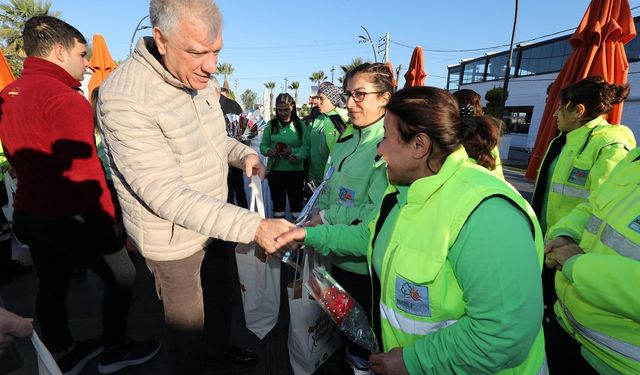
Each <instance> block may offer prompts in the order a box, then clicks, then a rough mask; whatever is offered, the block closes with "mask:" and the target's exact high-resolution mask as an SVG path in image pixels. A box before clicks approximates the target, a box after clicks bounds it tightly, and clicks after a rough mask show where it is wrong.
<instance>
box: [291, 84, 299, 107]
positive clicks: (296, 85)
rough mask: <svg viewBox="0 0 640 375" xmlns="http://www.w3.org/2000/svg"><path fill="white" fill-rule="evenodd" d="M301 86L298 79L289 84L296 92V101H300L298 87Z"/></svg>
mask: <svg viewBox="0 0 640 375" xmlns="http://www.w3.org/2000/svg"><path fill="white" fill-rule="evenodd" d="M299 88H300V82H298V81H293V82H291V84H290V85H289V89H290V90H293V92H294V93H295V98H296V103H298V89H299Z"/></svg>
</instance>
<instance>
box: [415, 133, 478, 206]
mask: <svg viewBox="0 0 640 375" xmlns="http://www.w3.org/2000/svg"><path fill="white" fill-rule="evenodd" d="M468 159H469V156H468V155H467V152H466V151H465V149H464V147H462V146H461V147H460V148H459V149H457V150H456V151H454V152H452V153H451V154H450V155H449V156H447V159H445V161H444V164H442V167H441V168H440V171H438V173H437V174H435V175H433V176H428V177H423V178H421V179H418V180H416V181H414V182H413V183H412V184H411V186H410V187H409V193H408V195H407V204H408V205H411V204H423V203H424V202H425V201H426V200H428V199H429V198H430V197H431V195H433V194H434V193H435V192H436V191H438V190H439V189H440V187H442V185H444V184H445V183H446V182H447V181H448V180H449V179H450V178H451V177H452V176H453V175H454V174H455V173H456V171H458V170H459V169H460V168H461V167H462V166H463V164H465V163H466V162H467V160H468Z"/></svg>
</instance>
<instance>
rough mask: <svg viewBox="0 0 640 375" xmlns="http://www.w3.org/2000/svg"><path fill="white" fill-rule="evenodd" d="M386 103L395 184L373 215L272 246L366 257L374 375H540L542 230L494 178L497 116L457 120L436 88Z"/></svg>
mask: <svg viewBox="0 0 640 375" xmlns="http://www.w3.org/2000/svg"><path fill="white" fill-rule="evenodd" d="M386 108H387V114H386V116H385V120H384V139H383V141H382V143H381V144H380V146H379V147H378V152H379V154H380V155H382V157H383V158H384V159H385V160H386V162H387V171H388V178H389V182H390V185H389V187H388V188H387V190H386V193H385V195H384V198H383V201H382V205H381V208H380V210H379V212H378V213H376V215H374V219H373V220H372V221H371V222H370V223H369V224H368V225H366V224H358V225H336V226H323V225H321V226H317V227H313V228H297V229H294V230H293V231H291V232H289V233H287V234H285V235H283V236H281V237H280V238H278V239H277V241H278V242H281V243H283V244H284V243H287V242H289V241H292V240H297V241H299V240H304V243H305V244H308V245H311V246H314V247H315V248H316V249H318V250H319V251H321V252H325V253H328V252H334V253H336V254H351V253H355V254H367V261H368V265H369V267H370V268H372V269H373V270H374V271H375V273H376V274H377V275H378V276H379V279H380V289H379V290H380V306H379V309H380V315H381V319H380V322H379V323H378V322H373V324H374V325H376V324H380V326H381V328H382V341H383V345H384V351H385V352H384V353H383V354H375V355H372V356H371V357H370V362H371V369H372V370H373V372H374V373H375V374H407V373H408V374H412V375H414V374H494V373H499V374H544V373H545V371H546V364H545V353H544V338H543V334H542V327H541V320H542V288H541V283H540V270H541V265H542V255H543V243H542V233H541V230H540V227H539V224H538V222H537V219H536V218H535V214H534V213H533V210H532V209H531V207H530V206H529V205H528V203H527V202H526V201H525V200H524V199H523V198H522V197H521V196H520V194H519V193H518V192H517V191H516V190H515V189H514V188H513V187H512V186H511V185H509V184H508V183H506V182H505V181H504V180H502V179H500V178H498V177H497V176H495V175H494V174H493V173H492V172H491V171H490V169H492V168H493V167H494V166H495V159H494V158H493V156H492V154H491V150H492V149H493V148H494V147H495V144H496V141H497V136H498V135H497V127H496V126H495V125H496V121H497V120H495V119H493V118H490V117H486V116H475V117H465V118H464V119H463V120H461V118H460V114H459V109H458V105H457V102H456V100H455V99H454V97H453V96H452V95H451V94H450V93H449V92H447V91H445V90H442V89H437V88H433V87H414V88H409V89H404V90H401V91H398V92H397V93H396V94H394V95H393V96H392V97H391V100H390V101H389V103H388V104H387V107H386ZM466 150H469V153H467V151H466ZM471 158H473V159H474V160H471Z"/></svg>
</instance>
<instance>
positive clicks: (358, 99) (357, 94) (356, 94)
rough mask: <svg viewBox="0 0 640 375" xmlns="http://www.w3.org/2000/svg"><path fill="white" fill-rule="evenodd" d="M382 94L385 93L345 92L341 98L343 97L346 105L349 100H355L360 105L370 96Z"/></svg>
mask: <svg viewBox="0 0 640 375" xmlns="http://www.w3.org/2000/svg"><path fill="white" fill-rule="evenodd" d="M382 93H383V91H371V92H366V91H345V92H343V93H342V94H340V96H342V100H344V101H345V103H346V102H347V101H348V100H349V98H353V101H354V102H356V103H360V102H361V101H363V100H364V98H365V97H366V96H367V95H369V94H382Z"/></svg>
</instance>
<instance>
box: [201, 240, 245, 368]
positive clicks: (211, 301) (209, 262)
mask: <svg viewBox="0 0 640 375" xmlns="http://www.w3.org/2000/svg"><path fill="white" fill-rule="evenodd" d="M237 267H238V266H237V264H236V257H235V244H233V243H229V242H224V241H221V240H215V241H214V242H213V243H212V244H211V245H209V247H208V248H207V251H206V252H205V255H204V260H203V261H202V267H201V274H200V276H201V279H202V293H203V297H204V327H205V328H204V332H205V335H204V343H205V348H206V352H207V353H208V354H210V355H211V356H214V357H216V356H221V355H224V354H226V353H228V352H229V351H230V350H231V344H232V342H231V325H232V324H231V322H232V315H231V313H232V312H231V307H232V305H233V296H234V293H240V289H239V288H234V284H235V285H238V284H239V281H238V270H237ZM234 281H235V283H234Z"/></svg>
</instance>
